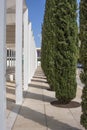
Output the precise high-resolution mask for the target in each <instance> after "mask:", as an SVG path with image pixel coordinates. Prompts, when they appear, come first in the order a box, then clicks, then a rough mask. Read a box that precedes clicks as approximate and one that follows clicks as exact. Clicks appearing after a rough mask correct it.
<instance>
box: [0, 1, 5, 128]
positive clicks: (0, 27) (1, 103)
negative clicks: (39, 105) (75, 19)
mask: <svg viewBox="0 0 87 130" xmlns="http://www.w3.org/2000/svg"><path fill="white" fill-rule="evenodd" d="M0 130H6V0H0Z"/></svg>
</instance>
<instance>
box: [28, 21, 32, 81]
mask: <svg viewBox="0 0 87 130" xmlns="http://www.w3.org/2000/svg"><path fill="white" fill-rule="evenodd" d="M30 45H31V23H29V25H28V49H29V50H28V52H29V53H28V56H29V57H28V83H30V81H31V75H30V69H31V68H30V51H31V47H30Z"/></svg>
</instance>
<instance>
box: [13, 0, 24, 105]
mask: <svg viewBox="0 0 87 130" xmlns="http://www.w3.org/2000/svg"><path fill="white" fill-rule="evenodd" d="M22 15H23V0H16V68H15V70H16V71H15V79H16V104H22V99H23V94H22V20H23V19H22V18H23V17H22Z"/></svg>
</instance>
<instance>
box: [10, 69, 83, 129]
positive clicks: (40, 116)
mask: <svg viewBox="0 0 87 130" xmlns="http://www.w3.org/2000/svg"><path fill="white" fill-rule="evenodd" d="M79 85H80V84H79ZM48 88H49V84H48V83H47V81H46V77H45V76H44V74H43V72H42V70H41V68H40V67H38V69H37V71H36V73H35V75H34V77H33V79H32V81H31V83H30V84H29V89H28V91H27V92H26V94H25V97H24V101H23V104H22V106H17V105H16V107H17V108H18V107H19V110H17V111H15V110H14V111H12V112H13V115H16V116H15V117H16V119H15V121H14V123H13V126H12V129H11V130H84V128H83V127H82V126H81V125H80V115H81V106H80V102H81V94H82V89H80V86H79V87H78V89H77V96H76V98H75V99H74V100H73V103H77V106H76V107H68V108H65V107H63V106H59V107H56V106H53V105H51V103H50V102H52V101H54V100H56V98H55V92H54V91H48V90H47V89H48ZM12 97H13V96H12ZM12 108H13V106H12ZM10 109H11V108H10ZM9 111H10V110H9ZM13 117H14V116H13ZM9 130H10V129H9Z"/></svg>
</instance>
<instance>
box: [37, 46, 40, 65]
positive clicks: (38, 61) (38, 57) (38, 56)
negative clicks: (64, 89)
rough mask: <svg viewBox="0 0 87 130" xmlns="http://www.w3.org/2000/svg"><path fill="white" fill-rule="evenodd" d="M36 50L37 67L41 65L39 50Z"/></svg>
mask: <svg viewBox="0 0 87 130" xmlns="http://www.w3.org/2000/svg"><path fill="white" fill-rule="evenodd" d="M36 50H37V65H38V66H39V65H40V64H41V48H36Z"/></svg>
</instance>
